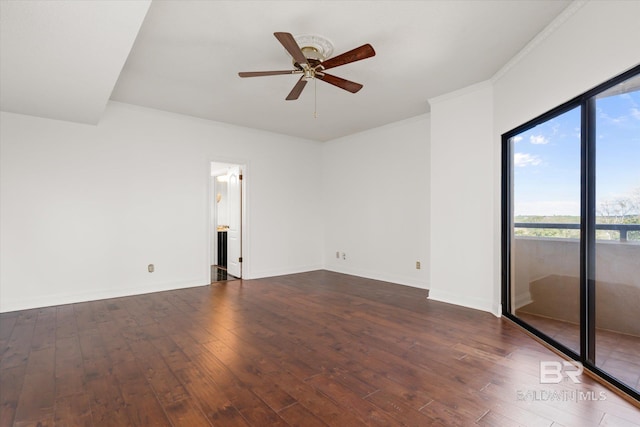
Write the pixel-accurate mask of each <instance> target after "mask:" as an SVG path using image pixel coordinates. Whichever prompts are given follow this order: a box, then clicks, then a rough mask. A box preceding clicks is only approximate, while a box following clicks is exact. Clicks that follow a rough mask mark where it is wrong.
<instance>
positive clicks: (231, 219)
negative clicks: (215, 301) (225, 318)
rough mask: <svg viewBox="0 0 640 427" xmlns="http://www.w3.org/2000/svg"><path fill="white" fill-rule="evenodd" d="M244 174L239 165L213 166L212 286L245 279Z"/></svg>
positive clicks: (214, 164) (242, 166) (211, 181)
mask: <svg viewBox="0 0 640 427" xmlns="http://www.w3.org/2000/svg"><path fill="white" fill-rule="evenodd" d="M244 170H245V166H244V165H241V164H236V163H223V162H211V165H210V173H211V175H210V185H209V189H210V196H209V206H210V208H209V209H210V227H209V229H210V232H209V243H210V244H209V246H210V254H211V256H210V260H209V264H210V266H211V280H210V283H216V282H223V281H229V280H238V279H241V278H242V277H243V271H242V270H243V256H242V251H243V235H244V230H245V227H244V219H245V212H244V206H245V203H244V194H245V191H244V182H245V181H244Z"/></svg>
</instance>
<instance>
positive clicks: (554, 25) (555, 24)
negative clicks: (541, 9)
mask: <svg viewBox="0 0 640 427" xmlns="http://www.w3.org/2000/svg"><path fill="white" fill-rule="evenodd" d="M589 1H590V0H574V1H572V2H571V4H569V6H567V7H566V8H565V9H564V10H563V11H562V12H561V13H560V14H559V15H558V16H556V17H555V19H554V20H553V21H551V22H550V23H549V25H547V26H546V27H545V28H544V29H543V30H542V31H540V32H539V33H538V34H537V35H536V36H535V37H534V38H533V39H531V41H530V42H529V43H527V44H526V45H525V47H523V48H522V50H520V52H518V53H517V54H516V55H515V56H514V57H513V58H511V59H510V60H509V61H508V62H507V63H506V64H505V65H504V66H503V67H502V68H500V69H499V70H498V71H497V72H496V73H495V74H494V75H493V77H491V79H490V81H491V83H495V82H497V81H498V80H500V79H501V78H502V77H503V76H504V75H505V74H507V73H508V72H509V70H511V69H512V68H513V67H514V66H515V65H516V64H518V63H519V62H520V61H522V59H524V58H525V57H526V56H527V55H529V53H531V51H532V50H534V49H535V48H536V47H538V45H539V44H540V43H542V42H543V41H544V40H546V39H547V38H548V37H549V36H550V35H551V34H553V33H554V32H555V31H556V30H557V29H558V28H560V27H561V26H562V25H563V24H564V23H565V22H566V21H567V20H568V19H569V18H571V17H572V16H573V15H574V14H575V13H576V12H577V11H578V10H580V9H581V8H582V7H583V6H584V5H586V4H587V3H588V2H589Z"/></svg>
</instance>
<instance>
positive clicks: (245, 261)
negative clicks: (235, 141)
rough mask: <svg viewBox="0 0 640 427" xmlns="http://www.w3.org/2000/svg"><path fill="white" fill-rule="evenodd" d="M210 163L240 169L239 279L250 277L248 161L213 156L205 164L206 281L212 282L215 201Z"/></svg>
mask: <svg viewBox="0 0 640 427" xmlns="http://www.w3.org/2000/svg"><path fill="white" fill-rule="evenodd" d="M212 163H228V164H232V165H237V166H240V169H241V170H242V183H241V185H242V198H241V203H242V208H241V214H242V221H241V227H242V231H241V233H240V245H241V248H242V249H241V254H242V267H241V270H240V271H241V274H242V277H241V279H248V278H250V271H251V259H250V257H248V256H247V254H248V253H249V249H250V242H249V238H248V236H249V224H248V222H249V221H248V220H247V212H248V211H249V202H248V200H249V197H248V193H249V187H250V186H249V185H248V184H247V176H248V169H249V167H248V162H247V161H246V160H243V159H238V158H229V157H215V158H212V159H209V160H208V161H207V166H206V172H207V174H206V180H207V187H206V188H207V197H206V200H207V202H206V203H207V209H206V213H207V215H206V221H207V224H206V230H207V231H206V232H207V239H206V254H205V255H206V263H205V269H206V274H205V277H207V278H208V283H209V284H210V283H212V282H211V279H212V277H211V253H212V250H211V248H212V244H213V231H214V230H213V221H212V219H213V216H214V215H215V212H214V209H213V206H214V202H215V195H214V191H215V184H214V180H212V179H211V178H212V177H211V164H212Z"/></svg>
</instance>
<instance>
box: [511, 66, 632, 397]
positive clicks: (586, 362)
mask: <svg viewBox="0 0 640 427" xmlns="http://www.w3.org/2000/svg"><path fill="white" fill-rule="evenodd" d="M638 74H640V65H638V66H636V67H634V68H632V69H630V70H628V71H626V72H624V73H622V74H620V75H618V76H616V77H614V78H612V79H610V80H608V81H607V82H605V83H603V84H601V85H599V86H597V87H595V88H593V89H591V90H589V91H587V92H585V93H583V94H582V95H579V96H577V97H576V98H574V99H572V100H570V101H568V102H566V103H564V104H562V105H560V106H558V107H556V108H554V109H552V110H550V111H548V112H546V113H544V114H542V115H540V116H539V117H537V118H535V119H533V120H531V121H529V122H527V123H525V124H523V125H521V126H518V127H517V128H515V129H513V130H511V131H509V132H506V133H504V134H503V135H502V159H501V165H502V179H501V192H502V212H501V216H502V223H501V231H502V236H501V240H502V254H501V260H502V315H503V316H505V317H506V318H508V319H510V320H511V321H513V322H514V323H516V324H518V325H519V326H521V327H522V328H524V329H526V330H527V331H529V332H530V333H532V334H533V335H535V336H536V337H537V338H539V339H540V340H542V341H544V342H545V343H547V344H548V345H550V346H552V347H553V348H555V349H556V350H558V351H560V352H561V353H563V354H564V355H566V356H567V357H569V358H571V359H573V360H576V361H580V362H581V363H582V364H583V366H584V367H585V368H586V369H588V370H589V371H591V372H592V373H594V374H595V375H597V376H598V377H600V378H602V379H604V380H605V381H606V382H608V383H610V384H611V385H613V386H614V387H616V388H617V389H619V390H620V391H622V392H623V393H625V394H627V395H629V396H631V397H632V398H634V399H635V400H638V401H640V392H639V391H638V390H635V389H633V388H631V387H630V386H628V385H626V384H625V383H622V382H621V381H619V380H618V379H616V378H615V377H612V376H611V375H609V374H608V373H607V372H605V371H603V370H602V369H600V368H598V367H597V366H596V340H595V336H596V335H595V334H596V329H595V323H596V316H595V313H596V305H595V299H596V298H595V296H596V294H595V292H596V275H595V273H596V262H595V256H596V186H595V184H596V134H595V131H596V106H595V104H596V96H597V95H598V94H600V93H601V92H604V91H605V90H607V89H609V88H611V87H613V86H615V85H617V84H620V83H622V82H623V81H625V80H628V79H629V78H631V77H633V76H635V75H638ZM576 107H580V115H581V132H580V140H581V141H580V145H581V148H580V156H581V159H580V163H581V165H580V354H578V353H576V352H575V351H573V350H571V349H570V348H568V347H567V346H565V345H563V344H561V343H559V342H558V341H556V340H554V339H552V338H551V337H549V336H548V335H546V334H544V333H543V332H541V331H540V330H538V329H537V328H535V327H533V326H531V325H529V324H528V323H526V322H524V321H523V320H521V319H520V318H518V317H517V316H516V315H515V314H514V313H513V312H512V292H511V285H512V282H511V278H512V271H511V257H512V249H513V247H512V239H513V234H512V231H513V221H512V209H513V200H512V198H513V193H512V188H513V161H512V159H513V149H512V148H513V147H512V143H511V142H510V140H511V138H512V137H514V136H517V135H519V134H521V133H522V132H525V131H527V130H529V129H531V128H533V127H535V126H537V125H538V124H541V123H544V122H546V121H548V120H550V119H552V118H554V117H556V116H559V115H560V114H563V113H565V112H567V111H569V110H572V109H574V108H576Z"/></svg>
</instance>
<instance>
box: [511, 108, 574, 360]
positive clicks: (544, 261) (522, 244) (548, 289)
mask: <svg viewBox="0 0 640 427" xmlns="http://www.w3.org/2000/svg"><path fill="white" fill-rule="evenodd" d="M509 143H510V146H511V153H513V154H512V156H513V157H512V162H511V163H512V170H511V173H512V179H511V182H512V183H513V184H512V186H513V187H512V188H511V191H512V203H511V206H512V212H511V220H512V222H511V223H512V225H513V229H512V232H511V236H512V240H511V247H512V251H511V259H510V263H511V268H510V271H511V312H512V313H514V314H515V315H516V316H517V317H518V318H520V319H521V320H523V321H525V322H526V323H528V324H529V325H531V326H533V327H534V328H536V329H538V330H539V331H540V332H542V333H544V334H545V335H547V336H549V337H550V338H553V339H554V340H556V341H557V342H559V343H560V344H562V345H564V346H566V347H568V348H569V349H571V350H573V351H575V352H576V353H579V352H580V327H579V324H580V197H581V193H580V176H581V175H580V164H581V163H580V162H581V154H580V153H581V152H580V144H581V142H580V108H579V107H577V108H574V109H572V110H569V111H566V112H564V113H563V114H560V115H557V116H555V117H553V118H551V119H549V120H547V121H545V122H542V123H541V124H539V125H537V126H535V127H533V128H531V129H529V130H527V131H525V132H522V133H520V134H519V135H516V136H514V137H512V138H510V140H509Z"/></svg>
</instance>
